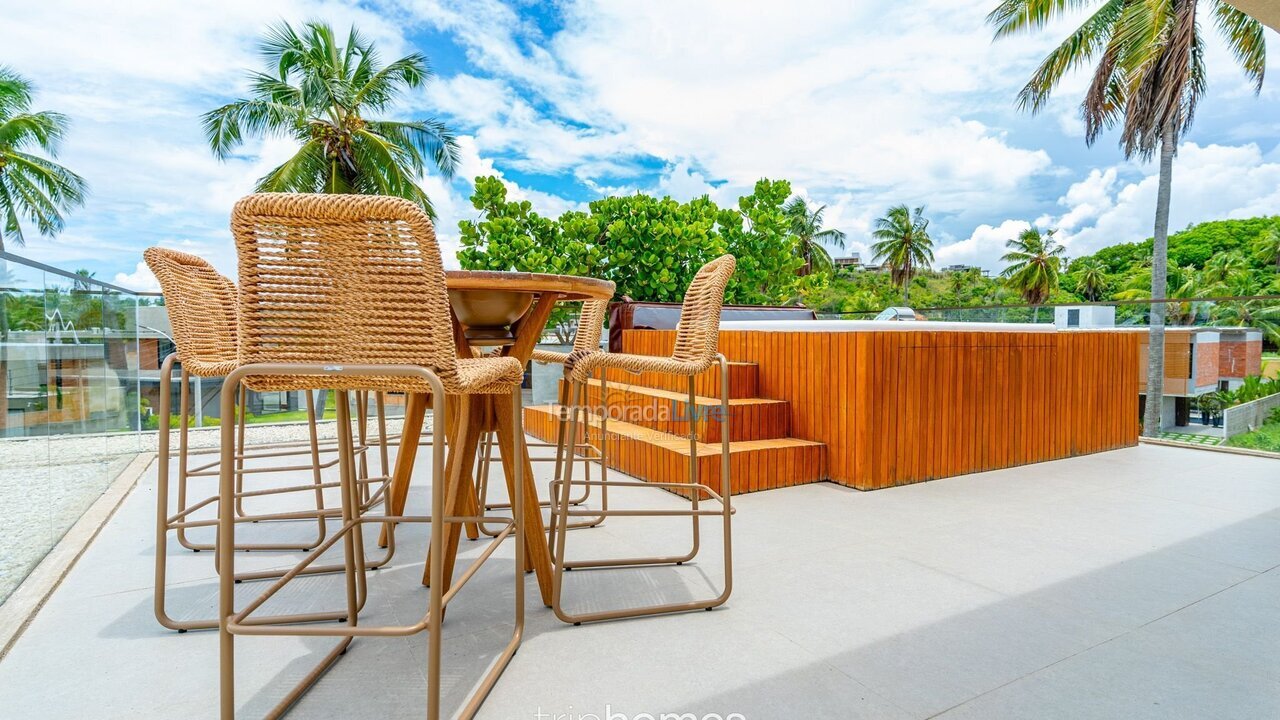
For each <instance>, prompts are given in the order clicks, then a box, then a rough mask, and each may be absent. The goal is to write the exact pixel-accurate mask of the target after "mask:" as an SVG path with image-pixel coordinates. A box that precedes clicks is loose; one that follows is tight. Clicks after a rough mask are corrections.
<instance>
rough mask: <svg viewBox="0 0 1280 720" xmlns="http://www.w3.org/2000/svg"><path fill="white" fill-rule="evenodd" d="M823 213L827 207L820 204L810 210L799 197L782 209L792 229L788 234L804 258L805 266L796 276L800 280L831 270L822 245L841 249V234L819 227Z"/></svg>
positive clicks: (827, 255)
mask: <svg viewBox="0 0 1280 720" xmlns="http://www.w3.org/2000/svg"><path fill="white" fill-rule="evenodd" d="M826 210H827V206H826V205H822V206H820V207H818V208H817V209H816V210H813V211H810V210H809V205H808V203H806V202H805V201H804V198H802V197H799V196H797V197H794V198H792V199H791V201H790V202H788V203H787V204H786V205H785V206H783V208H782V212H783V214H784V215H786V216H787V223H788V224H789V225H790V227H791V234H792V235H794V236H795V237H796V245H797V246H798V248H799V250H800V257H801V258H803V259H804V265H803V266H802V267H801V268H800V271H799V272H798V273H797V274H799V275H800V276H801V277H803V276H805V275H809V274H811V273H813V272H814V271H815V270H816V271H821V272H830V271H831V270H832V269H833V268H834V264H833V263H832V262H831V254H830V253H828V252H827V249H826V248H825V247H823V243H827V244H830V245H834V246H836V247H838V248H840V249H841V250H843V249H844V240H845V234H844V232H842V231H840V230H830V229H828V230H824V229H823V228H822V224H823V223H822V215H823V213H825V212H826Z"/></svg>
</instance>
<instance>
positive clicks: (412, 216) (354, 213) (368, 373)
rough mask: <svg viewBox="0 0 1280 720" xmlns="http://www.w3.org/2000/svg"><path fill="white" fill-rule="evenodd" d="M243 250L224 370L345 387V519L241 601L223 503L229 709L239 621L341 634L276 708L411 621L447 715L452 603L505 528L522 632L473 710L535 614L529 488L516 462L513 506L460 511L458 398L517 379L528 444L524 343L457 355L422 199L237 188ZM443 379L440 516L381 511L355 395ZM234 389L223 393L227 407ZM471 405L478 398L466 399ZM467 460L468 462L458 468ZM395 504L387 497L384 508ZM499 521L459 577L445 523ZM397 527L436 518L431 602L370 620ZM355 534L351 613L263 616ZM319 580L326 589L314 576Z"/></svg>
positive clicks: (346, 557) (229, 494) (235, 216)
mask: <svg viewBox="0 0 1280 720" xmlns="http://www.w3.org/2000/svg"><path fill="white" fill-rule="evenodd" d="M231 226H232V232H233V234H234V236H235V241H236V249H237V251H238V255H239V270H240V280H241V293H240V315H239V330H240V347H239V359H240V363H241V364H240V366H239V367H237V368H236V369H235V370H234V371H232V373H231V374H230V375H229V376H228V377H227V380H226V382H227V383H228V384H229V385H230V386H231V387H237V386H238V385H239V384H240V383H244V384H245V385H247V386H248V387H250V388H253V389H255V390H272V391H281V390H298V389H311V388H327V389H330V390H334V391H335V392H336V393H337V394H338V396H339V402H338V403H337V405H338V429H339V434H338V440H339V443H338V444H339V454H338V457H339V482H340V484H341V489H342V492H341V517H342V525H341V527H340V528H338V529H336V530H335V531H334V532H332V533H331V534H330V535H329V537H328V538H326V539H325V541H324V542H323V543H321V544H320V545H319V546H317V547H316V548H315V549H314V550H312V551H311V552H310V553H308V554H307V555H306V556H305V557H304V558H303V559H302V561H301V562H299V563H298V564H297V565H296V566H294V567H293V568H292V569H290V570H289V571H288V572H287V573H285V574H284V575H283V576H282V577H281V578H280V579H279V580H277V581H276V582H275V583H273V584H272V585H271V586H270V587H268V588H267V590H266V591H265V592H263V593H262V594H260V595H258V596H257V597H256V598H254V599H253V600H251V601H250V602H248V603H247V604H246V605H244V607H243V608H242V609H240V610H238V611H237V610H236V609H235V608H234V594H235V585H234V580H233V577H234V567H233V564H234V562H235V554H234V553H233V552H231V550H232V548H233V547H234V546H235V530H236V523H235V522H234V519H233V518H232V517H231V516H230V515H229V514H227V513H223V514H222V515H221V516H220V517H219V526H218V545H219V551H220V552H219V558H220V561H221V563H222V567H221V572H220V574H219V580H220V586H219V596H218V608H219V617H220V620H221V626H220V633H219V639H220V678H221V714H222V717H223V718H224V719H225V720H229V719H230V718H233V717H234V715H235V644H234V640H235V637H236V636H238V635H266V636H304V637H308V636H309V637H316V636H321V637H335V638H339V640H338V642H337V643H336V645H335V646H334V647H333V648H332V649H331V650H330V651H329V652H328V653H327V654H325V655H324V657H323V658H321V660H320V661H319V663H318V664H317V665H316V666H315V667H314V668H313V669H312V670H311V671H310V672H308V673H307V674H306V675H305V676H304V677H303V678H302V680H301V682H299V683H298V684H297V685H296V686H294V687H293V688H292V689H291V690H289V691H288V693H287V694H286V695H285V697H284V699H283V700H281V701H280V703H279V704H277V705H276V707H275V708H274V709H273V710H272V711H271V713H270V714H269V716H270V717H277V716H279V715H280V714H283V713H284V712H286V711H287V710H288V709H289V708H290V707H291V706H292V704H293V703H294V702H296V701H297V700H298V699H299V698H300V697H301V696H302V694H303V693H305V692H306V690H307V689H308V688H309V687H310V686H311V685H312V684H314V683H315V682H316V681H317V680H318V679H319V678H320V677H321V676H322V675H323V674H324V672H325V671H326V670H327V669H328V668H329V667H330V666H331V665H332V664H333V663H334V662H336V661H337V659H338V657H339V656H340V655H342V654H343V653H344V652H345V651H346V649H347V647H348V646H349V645H350V643H351V642H352V641H353V639H354V638H356V637H360V636H382V637H389V636H406V635H413V634H416V633H420V632H422V631H424V630H425V631H427V632H428V634H429V637H428V651H427V685H428V692H427V716H428V717H429V718H432V719H434V718H438V717H439V716H440V677H441V667H440V662H441V661H440V658H441V643H442V637H441V632H440V630H441V622H442V621H443V614H444V609H445V606H446V604H447V603H448V602H449V601H450V600H451V599H452V598H453V597H454V596H455V595H456V593H457V592H458V591H459V590H460V589H461V588H462V587H463V586H464V585H465V584H466V582H467V581H468V580H469V579H470V578H471V577H473V576H474V575H475V573H476V572H477V571H478V569H479V568H480V566H481V565H482V564H483V563H484V562H485V561H486V560H487V559H488V558H489V557H490V556H491V555H492V554H493V552H494V551H495V550H496V549H497V548H498V546H499V545H500V544H501V543H502V541H503V540H505V539H507V538H508V537H509V536H511V535H513V534H514V537H515V559H514V564H515V573H514V580H515V593H514V603H515V614H514V629H513V632H512V635H511V639H510V641H509V642H508V643H507V645H506V647H505V648H504V650H503V651H502V653H501V655H500V656H499V657H498V659H497V660H496V661H495V662H494V664H493V665H492V666H491V667H490V669H489V671H488V672H487V673H486V675H485V676H484V678H483V679H482V680H481V682H480V684H479V687H478V688H477V690H476V691H475V692H474V693H473V695H472V696H471V698H470V699H469V701H468V702H467V704H466V706H465V707H464V708H463V709H462V711H461V714H462V716H464V717H471V716H472V715H474V713H475V711H476V710H477V709H478V707H479V705H480V703H481V702H483V701H484V698H485V697H486V696H487V694H488V693H489V691H490V690H491V689H492V688H493V685H494V684H495V683H496V682H497V679H498V677H499V676H500V675H501V674H502V671H503V670H504V669H505V667H506V665H507V663H508V662H509V661H510V659H511V657H512V656H513V655H514V653H515V651H516V649H517V648H518V647H519V644H520V639H521V636H522V633H523V629H524V558H525V548H524V533H523V515H522V510H523V501H524V498H523V491H522V489H521V480H522V478H521V477H520V474H521V471H520V469H519V466H517V470H516V472H515V473H514V474H515V476H516V477H515V483H514V488H515V489H514V490H513V492H512V495H513V505H514V508H513V510H514V515H513V517H511V518H499V517H489V516H484V517H481V516H468V517H462V516H459V511H460V510H461V508H462V507H463V506H464V504H465V503H464V501H463V494H462V492H461V490H460V487H461V484H462V483H461V478H460V477H457V476H452V477H448V478H446V477H445V472H444V460H445V457H444V450H445V443H444V441H445V432H444V427H443V423H444V422H446V418H447V417H448V416H447V414H446V407H445V404H446V402H450V403H452V402H456V401H458V400H459V399H460V398H461V397H462V396H467V395H475V394H500V393H510V394H511V396H512V399H513V406H514V408H515V410H514V417H513V418H512V420H513V422H514V423H515V427H516V429H517V443H519V438H522V437H523V432H521V431H520V428H521V412H520V405H521V403H520V390H519V385H520V381H521V379H522V377H523V368H522V367H521V366H520V362H519V361H518V360H516V359H514V358H505V357H485V358H465V359H460V358H458V357H457V353H456V349H455V345H454V339H453V332H452V327H451V319H450V309H449V301H448V298H447V295H446V290H445V278H444V268H443V266H442V264H441V260H440V250H439V246H438V245H437V243H436V239H435V231H434V229H433V228H432V225H431V222H430V220H429V219H428V218H427V216H426V215H424V214H423V213H422V211H421V210H420V209H419V208H418V207H417V206H416V205H414V204H412V203H410V202H409V201H407V200H402V199H399V198H390V197H377V196H362V195H306V194H277V193H267V194H260V195H252V196H249V197H247V198H244V199H242V200H240V202H238V203H237V204H236V207H235V210H234V211H233V213H232V222H231ZM365 391H368V392H414V393H430V395H431V399H432V411H433V422H434V423H437V424H438V425H437V427H436V428H435V432H434V433H433V436H432V443H431V447H432V477H431V515H429V516H409V515H395V516H393V515H387V514H383V515H368V514H365V513H364V509H365V508H364V507H363V506H362V503H361V501H360V498H359V496H358V495H359V490H358V487H357V483H356V482H355V480H356V467H355V466H356V454H355V445H354V441H353V437H352V432H351V424H350V411H349V409H348V404H347V402H346V397H347V396H348V395H349V394H350V393H353V392H365ZM230 404H231V398H230V396H229V395H225V394H224V396H223V407H224V408H228V407H230ZM464 407H465V405H464ZM234 447H235V443H234V437H233V433H232V431H231V428H230V427H226V426H224V428H223V433H222V456H223V459H224V462H223V465H222V474H221V482H220V485H219V490H220V496H221V498H222V500H223V502H224V503H229V502H231V501H232V498H233V497H234V494H235V483H234V474H233V472H232V469H231V467H230V463H229V460H230V459H231V458H232V457H233V455H234ZM455 475H456V474H455ZM386 507H387V505H385V504H384V505H383V508H384V509H385V508H386ZM464 522H485V523H487V524H499V523H501V524H502V527H503V529H502V531H501V532H500V533H499V534H498V536H497V537H496V538H495V539H493V540H492V541H490V543H489V544H488V545H487V546H486V547H485V548H484V550H483V551H482V552H481V553H480V555H479V557H478V558H477V559H476V560H475V561H474V562H473V563H472V564H471V565H470V566H469V567H468V568H466V569H465V570H464V571H463V573H462V575H461V576H460V578H459V579H458V580H457V581H456V582H454V583H453V585H452V586H451V587H450V588H449V589H448V590H447V591H446V590H445V589H444V587H445V583H444V581H443V567H444V563H443V561H442V558H443V548H444V546H445V542H444V537H445V532H446V529H445V526H446V524H455V523H464ZM369 523H376V524H379V525H382V526H383V527H386V528H388V529H389V548H388V549H389V550H390V549H391V548H393V547H394V536H395V533H394V530H391V529H390V528H392V527H393V526H394V525H395V524H398V523H430V525H431V530H430V538H431V556H430V559H431V581H432V582H431V587H430V591H429V592H430V596H429V601H428V603H427V612H426V614H425V615H424V616H423V617H422V618H421V620H419V621H418V622H416V623H414V624H412V625H400V626H382V627H370V626H366V625H362V624H360V623H359V614H360V611H361V609H362V606H363V601H364V599H365V596H366V593H367V587H366V583H367V578H366V569H367V568H366V566H365V564H364V552H363V549H364V547H365V543H364V532H363V528H364V525H366V524H369ZM339 542H341V543H342V548H341V551H342V555H343V564H344V569H345V596H346V609H347V615H346V621H345V623H344V624H332V623H329V624H314V625H296V624H295V625H290V624H284V623H280V622H276V621H273V620H272V619H271V618H259V617H255V615H254V614H255V613H256V612H257V611H258V610H259V609H260V608H261V607H262V606H263V604H264V603H266V602H267V601H268V600H269V599H270V598H272V597H273V596H275V594H276V593H277V592H278V591H279V590H280V589H281V588H283V587H284V586H285V585H287V584H288V583H289V582H291V581H292V580H294V579H295V578H296V577H297V576H298V575H300V574H302V573H303V572H305V571H306V568H307V567H308V566H310V565H311V564H312V563H314V562H316V560H317V559H318V558H320V557H321V555H323V554H324V553H325V552H326V551H328V550H329V549H331V548H333V547H334V546H336V545H337V544H338V543H339ZM313 592H314V591H313Z"/></svg>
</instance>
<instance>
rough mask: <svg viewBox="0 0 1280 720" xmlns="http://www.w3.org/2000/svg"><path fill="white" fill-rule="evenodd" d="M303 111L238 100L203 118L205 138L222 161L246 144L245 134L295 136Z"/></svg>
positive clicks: (280, 104) (282, 105)
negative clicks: (241, 144)
mask: <svg viewBox="0 0 1280 720" xmlns="http://www.w3.org/2000/svg"><path fill="white" fill-rule="evenodd" d="M300 111H301V108H298V107H296V106H292V105H285V104H282V103H277V102H272V101H270V100H237V101H235V102H233V103H228V104H226V105H223V106H222V107H220V108H217V109H216V110H210V111H209V112H207V113H205V114H204V115H202V116H201V117H200V122H201V125H202V127H203V128H204V134H205V138H206V139H207V140H208V141H209V147H210V148H211V149H212V150H213V154H214V156H215V157H217V158H218V159H219V160H225V159H227V157H228V156H230V155H231V152H232V151H233V150H235V149H236V148H237V147H239V146H240V143H242V142H243V141H244V134H245V133H250V134H255V135H257V134H292V133H295V132H296V131H297V130H298V129H299V124H300V123H301V121H302V120H303V116H302V115H301V114H300Z"/></svg>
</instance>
